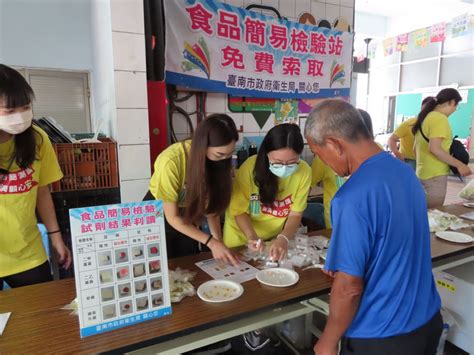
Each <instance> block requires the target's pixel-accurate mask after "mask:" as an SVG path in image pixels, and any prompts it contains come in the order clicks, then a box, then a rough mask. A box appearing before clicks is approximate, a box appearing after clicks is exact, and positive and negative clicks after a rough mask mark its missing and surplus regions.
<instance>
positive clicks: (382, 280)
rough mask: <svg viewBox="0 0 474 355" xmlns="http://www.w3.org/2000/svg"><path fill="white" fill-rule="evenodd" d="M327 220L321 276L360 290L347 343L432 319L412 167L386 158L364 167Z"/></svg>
mask: <svg viewBox="0 0 474 355" xmlns="http://www.w3.org/2000/svg"><path fill="white" fill-rule="evenodd" d="M331 220H332V221H333V232H332V237H331V241H330V245H329V250H328V255H327V260H326V266H325V268H326V269H327V270H331V271H342V272H345V273H347V274H349V275H352V276H357V277H360V278H362V279H363V282H364V292H363V294H362V298H361V300H360V305H359V309H358V311H357V313H356V315H355V317H354V319H353V321H352V323H351V325H350V326H349V328H348V329H347V331H346V333H345V336H346V337H351V338H384V337H390V336H395V335H399V334H405V333H409V332H411V331H413V330H415V329H416V328H418V327H420V326H422V325H424V324H425V323H427V322H428V321H429V320H430V319H431V318H432V317H433V316H434V315H435V313H436V312H437V311H438V310H439V309H440V306H441V301H440V298H439V295H438V292H437V291H436V287H435V283H434V280H433V275H432V270H431V248H430V231H429V225H428V216H427V208H426V199H425V194H424V191H423V188H422V186H421V184H420V182H419V181H418V179H417V177H416V175H415V173H414V172H413V169H412V168H411V167H409V166H408V165H407V164H404V163H403V162H401V161H399V160H398V159H395V158H393V157H392V156H391V155H390V154H388V153H386V152H381V153H379V154H376V155H374V156H372V157H371V158H369V159H367V160H366V161H365V162H364V163H363V164H362V165H361V166H360V167H359V169H357V171H356V172H354V174H353V175H352V176H351V177H350V178H349V180H348V181H347V182H346V183H345V184H344V185H343V186H342V187H341V188H340V189H339V190H338V192H337V194H336V195H335V197H334V199H333V200H332V204H331Z"/></svg>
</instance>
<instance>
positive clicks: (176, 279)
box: [169, 268, 196, 303]
mask: <svg viewBox="0 0 474 355" xmlns="http://www.w3.org/2000/svg"><path fill="white" fill-rule="evenodd" d="M194 276H196V273H195V272H191V271H188V270H183V269H180V268H177V269H176V270H174V271H173V270H170V272H169V282H170V296H171V302H173V303H177V302H181V300H182V299H183V298H184V297H186V296H188V297H192V296H194V295H195V294H196V290H195V289H194V286H193V285H192V284H191V281H192V280H193V279H194Z"/></svg>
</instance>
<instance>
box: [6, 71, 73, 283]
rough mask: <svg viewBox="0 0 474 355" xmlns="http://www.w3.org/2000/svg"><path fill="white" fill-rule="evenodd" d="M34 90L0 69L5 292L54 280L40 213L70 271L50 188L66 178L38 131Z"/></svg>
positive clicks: (68, 252)
mask: <svg viewBox="0 0 474 355" xmlns="http://www.w3.org/2000/svg"><path fill="white" fill-rule="evenodd" d="M33 99H34V93H33V89H32V88H31V86H30V85H29V84H28V83H27V82H26V80H25V79H24V78H23V76H22V75H21V74H20V73H19V72H17V71H16V70H14V69H12V68H10V67H7V66H6V65H2V64H0V290H1V289H2V287H3V281H6V283H7V284H8V285H9V286H10V287H20V286H27V285H33V284H36V283H40V282H46V281H52V280H53V278H52V276H51V267H50V265H49V262H48V257H47V255H46V252H45V249H44V246H43V242H42V239H41V234H40V231H39V229H38V222H37V220H36V211H38V214H39V216H40V217H41V220H42V222H43V223H44V225H45V226H46V228H47V230H48V235H49V237H50V238H51V245H52V247H53V250H54V252H55V253H56V254H57V255H58V260H59V263H60V264H62V265H63V266H64V267H65V268H69V266H70V265H71V261H72V259H71V252H70V251H69V249H68V248H67V247H66V245H65V244H64V242H63V239H62V236H61V231H60V229H59V226H58V221H57V219H56V213H55V211H54V205H53V200H52V198H51V192H50V191H49V184H51V183H53V182H55V181H58V180H60V179H61V178H62V177H63V174H62V172H61V168H60V167H59V164H58V160H57V158H56V154H55V153H54V150H53V147H52V145H51V142H50V140H49V138H48V136H47V135H46V133H45V132H44V131H43V130H41V129H40V128H39V127H36V126H33V125H32V124H31V123H32V119H33V111H32V101H33Z"/></svg>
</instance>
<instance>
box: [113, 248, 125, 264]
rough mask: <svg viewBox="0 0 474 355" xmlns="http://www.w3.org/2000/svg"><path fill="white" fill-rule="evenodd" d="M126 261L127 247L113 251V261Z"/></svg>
mask: <svg viewBox="0 0 474 355" xmlns="http://www.w3.org/2000/svg"><path fill="white" fill-rule="evenodd" d="M126 261H128V251H127V249H119V250H116V251H115V262H116V263H123V262H126Z"/></svg>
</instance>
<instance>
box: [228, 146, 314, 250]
mask: <svg viewBox="0 0 474 355" xmlns="http://www.w3.org/2000/svg"><path fill="white" fill-rule="evenodd" d="M256 159H257V156H256V155H254V156H251V157H250V158H248V159H247V160H246V161H245V162H244V163H243V164H242V166H241V167H240V168H239V170H238V171H237V173H236V177H235V181H234V188H233V191H232V198H231V201H230V205H229V208H228V209H227V212H226V218H225V224H224V244H225V245H226V246H228V247H236V246H240V245H245V244H247V237H246V236H245V234H244V233H243V232H242V231H241V230H240V228H239V226H238V225H237V222H236V221H235V216H238V215H241V214H244V213H247V214H248V215H249V216H250V220H251V221H252V226H253V228H254V229H255V232H256V233H257V235H258V236H259V238H262V239H264V240H268V239H271V238H273V237H275V236H276V235H278V233H281V231H282V230H283V227H284V225H285V222H286V220H287V218H288V215H289V214H290V212H291V211H294V212H303V211H304V210H305V209H306V204H307V199H308V194H309V189H310V187H311V168H310V167H309V165H308V164H307V163H306V162H305V161H300V163H299V165H298V168H297V170H296V171H295V172H294V173H293V174H292V175H290V176H288V177H286V178H284V179H278V193H277V196H276V201H275V202H274V203H273V205H272V206H271V207H267V206H264V205H262V204H261V203H260V198H259V192H258V187H257V185H255V181H254V178H253V171H254V168H255V161H256ZM268 173H269V174H271V172H268Z"/></svg>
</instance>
